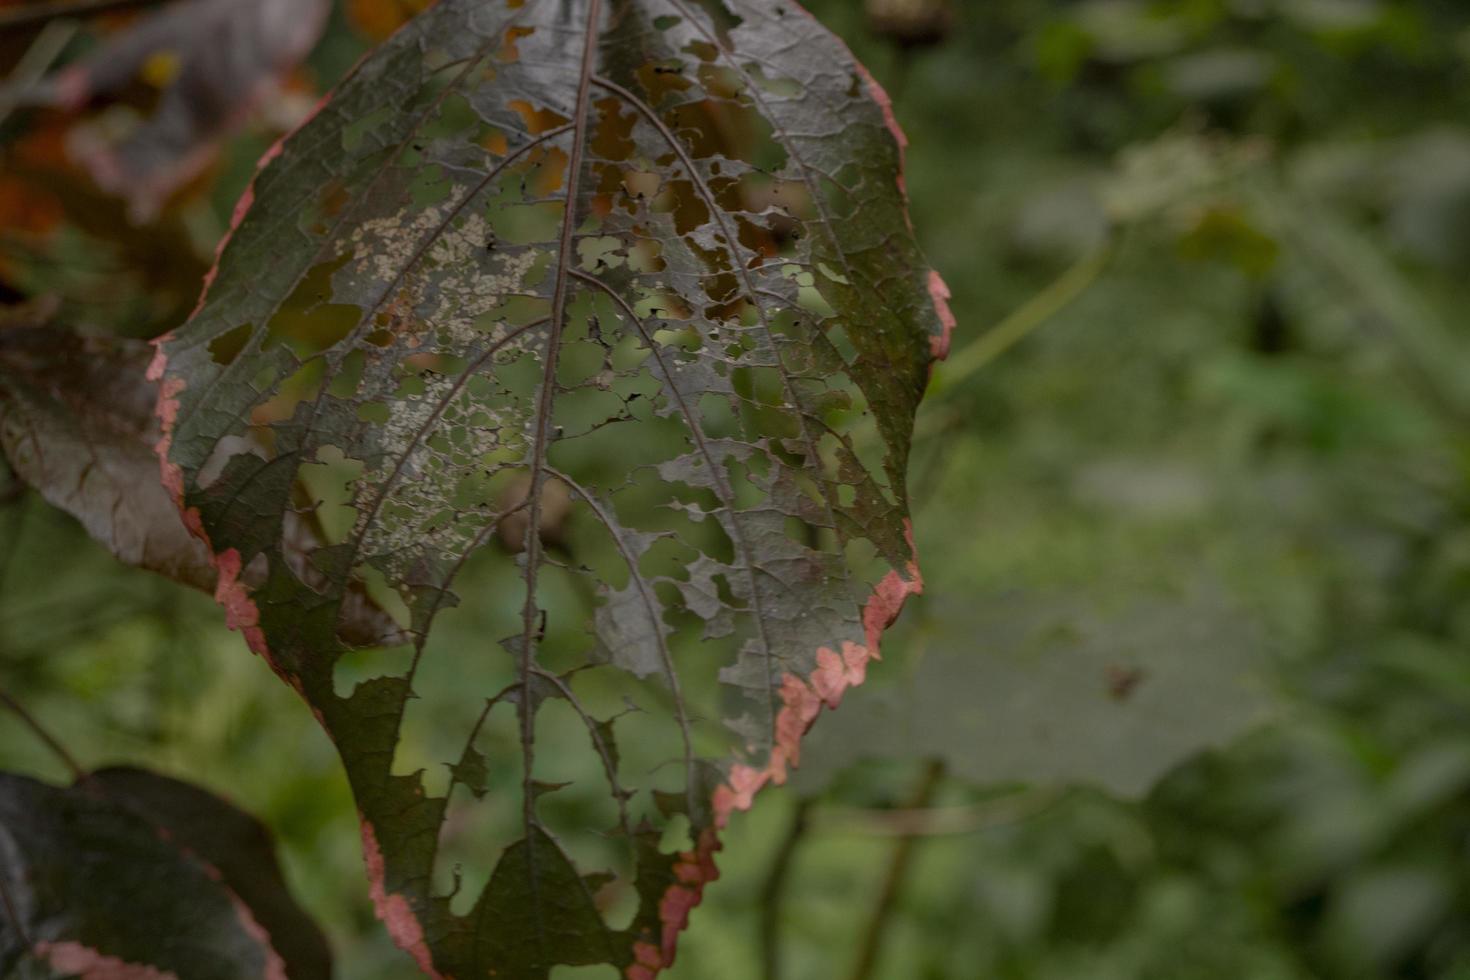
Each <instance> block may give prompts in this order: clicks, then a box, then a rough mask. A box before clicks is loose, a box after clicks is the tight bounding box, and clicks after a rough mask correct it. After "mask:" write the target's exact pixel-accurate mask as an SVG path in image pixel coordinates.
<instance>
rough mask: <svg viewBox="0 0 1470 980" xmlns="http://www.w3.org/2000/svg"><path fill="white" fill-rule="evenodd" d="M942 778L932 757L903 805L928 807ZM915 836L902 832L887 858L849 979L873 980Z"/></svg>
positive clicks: (911, 858) (910, 861)
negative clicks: (876, 896)
mask: <svg viewBox="0 0 1470 980" xmlns="http://www.w3.org/2000/svg"><path fill="white" fill-rule="evenodd" d="M943 778H944V763H943V762H941V761H939V760H938V759H931V760H930V761H929V762H928V763H927V764H926V765H925V766H924V774H923V775H922V776H920V777H919V785H918V786H916V787H915V788H914V794H913V796H912V797H910V798H909V800H908V802H907V803H905V805H904V809H905V810H922V809H925V808H927V807H928V806H929V804H930V803H931V802H932V801H933V799H934V793H935V791H936V790H937V789H938V788H939V782H940V780H941V779H943ZM918 840H919V838H918V837H917V836H915V835H913V834H905V835H903V836H902V837H900V838H899V839H898V843H896V844H895V845H894V846H893V854H892V855H891V856H890V857H889V859H888V870H887V872H886V873H885V874H884V876H883V886H882V888H881V889H880V890H879V892H878V898H877V899H876V900H875V901H874V902H873V912H872V914H871V915H870V916H869V917H868V927H867V929H865V930H864V931H863V937H862V948H861V949H860V950H859V951H858V958H857V965H856V966H854V967H853V969H852V980H872V977H873V971H874V970H876V969H877V968H878V957H879V954H880V953H882V951H883V933H884V931H885V930H886V929H887V927H888V920H889V918H890V917H891V916H892V915H893V910H894V908H895V907H896V906H897V904H898V894H899V892H900V891H901V890H902V889H903V883H904V880H905V879H906V878H907V877H908V873H909V867H910V866H911V865H912V864H913V863H914V845H915V843H916V842H917V841H918Z"/></svg>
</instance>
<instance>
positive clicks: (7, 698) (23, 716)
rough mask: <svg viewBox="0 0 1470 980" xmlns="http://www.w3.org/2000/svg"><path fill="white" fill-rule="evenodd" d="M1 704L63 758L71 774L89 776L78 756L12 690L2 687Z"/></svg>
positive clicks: (80, 777)
mask: <svg viewBox="0 0 1470 980" xmlns="http://www.w3.org/2000/svg"><path fill="white" fill-rule="evenodd" d="M0 705H4V706H5V707H6V708H9V709H10V711H11V712H12V713H13V714H14V715H15V716H16V717H17V718H19V719H20V720H21V722H22V724H24V725H25V726H26V727H27V728H29V729H30V730H31V732H32V733H33V734H34V735H35V736H36V738H38V739H40V740H41V741H42V742H44V743H45V744H46V747H47V748H48V749H50V750H51V751H52V752H54V753H56V756H57V757H58V758H59V759H61V761H62V762H63V763H65V764H66V768H68V769H70V770H71V774H72V776H73V777H74V778H76V779H86V778H87V770H85V769H83V768H82V766H81V764H80V763H79V762H77V760H76V758H75V757H74V756H73V755H72V754H71V753H70V752H68V751H67V750H66V746H64V745H62V744H61V743H60V742H59V741H57V740H56V738H55V736H53V735H52V734H51V733H50V732H48V731H47V730H46V729H45V727H44V726H43V725H42V724H41V723H40V722H39V721H37V720H36V718H35V716H34V715H32V714H31V713H30V712H29V711H27V710H26V709H25V708H24V707H22V706H21V703H20V702H19V701H17V700H15V698H13V697H11V695H10V692H9V691H7V690H5V689H4V688H0Z"/></svg>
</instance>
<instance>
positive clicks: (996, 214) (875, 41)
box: [0, 0, 1470, 980]
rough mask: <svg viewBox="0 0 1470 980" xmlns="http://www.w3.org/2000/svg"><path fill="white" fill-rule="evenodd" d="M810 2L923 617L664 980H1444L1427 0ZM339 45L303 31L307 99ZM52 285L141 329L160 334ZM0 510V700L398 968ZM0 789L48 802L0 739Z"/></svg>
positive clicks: (146, 610)
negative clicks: (890, 314) (238, 828)
mask: <svg viewBox="0 0 1470 980" xmlns="http://www.w3.org/2000/svg"><path fill="white" fill-rule="evenodd" d="M810 6H811V7H812V9H813V12H814V13H816V14H817V16H819V17H820V18H821V19H822V20H823V21H824V22H825V23H826V24H828V25H829V26H830V27H831V28H832V29H833V30H835V31H837V32H838V33H840V34H842V35H843V36H844V37H845V38H846V39H847V40H848V41H849V43H850V44H851V45H852V47H853V49H854V50H855V51H856V52H857V54H858V55H859V57H860V58H862V59H863V60H864V61H865V62H866V63H867V64H868V65H869V66H870V67H871V68H872V69H873V71H874V73H875V74H876V75H877V77H878V78H879V79H880V80H881V81H882V82H883V83H884V84H885V85H886V86H887V87H888V88H889V90H890V92H891V94H892V95H893V97H894V102H895V107H896V112H897V115H898V118H899V120H900V122H901V123H902V124H903V126H904V127H905V129H906V130H907V132H908V135H909V138H910V141H911V146H910V149H909V155H908V168H909V174H908V187H909V189H910V192H911V196H912V199H913V209H914V220H915V224H916V226H917V228H918V232H919V235H920V238H921V240H922V241H923V243H924V245H925V247H926V249H927V251H928V254H929V256H930V258H931V260H932V261H933V263H934V264H935V265H936V266H937V267H938V268H939V269H940V270H941V271H942V272H943V273H944V275H945V277H946V278H947V279H948V281H949V284H950V286H951V288H952V289H953V292H954V309H955V312H956V314H957V316H958V318H959V321H960V327H959V329H958V331H957V332H956V334H955V343H954V352H953V354H952V357H951V360H950V362H949V363H948V364H947V365H945V366H944V367H942V368H941V369H940V370H939V371H938V372H937V373H936V375H935V380H934V384H933V389H932V392H931V398H930V400H929V401H928V402H927V403H926V405H925V407H924V408H923V410H922V411H921V414H920V419H919V437H918V449H917V452H916V453H915V459H914V470H913V475H912V486H913V488H914V491H915V495H916V500H915V521H914V523H915V527H916V531H917V541H918V547H919V553H920V556H921V559H922V564H923V568H924V571H925V574H926V578H927V581H928V591H927V594H926V595H925V596H923V597H922V598H920V599H918V600H915V601H914V603H913V605H912V606H911V607H910V608H909V609H908V611H907V612H906V613H905V615H904V619H903V621H902V623H901V625H900V627H899V628H898V629H897V631H896V632H895V633H894V634H892V638H891V639H890V640H889V641H887V643H886V644H885V648H884V663H883V664H881V665H878V666H876V667H875V668H874V670H873V671H872V673H871V675H870V676H871V678H872V680H871V681H870V684H871V685H872V686H871V688H868V689H865V690H864V691H863V692H860V693H858V694H854V695H852V697H851V703H850V704H848V705H845V706H844V709H843V711H842V712H840V713H838V714H837V715H833V716H831V717H829V718H824V719H823V720H822V721H821V722H820V723H819V725H818V727H817V729H816V731H815V732H814V733H813V741H812V743H811V748H810V749H809V750H808V752H807V754H806V759H805V760H804V762H805V765H804V766H803V769H802V772H801V775H800V776H799V777H798V779H797V780H796V782H795V785H794V786H792V787H790V788H788V789H786V790H775V791H771V792H770V793H769V795H767V796H766V797H765V798H763V799H762V801H761V803H760V805H759V806H758V807H757V808H756V810H755V812H753V813H752V814H749V815H746V816H744V817H741V818H740V819H738V820H737V821H736V823H735V825H734V827H733V828H732V830H731V832H730V834H729V836H728V841H727V845H726V848H725V850H724V852H723V854H722V855H721V859H720V867H721V869H722V880H721V881H720V882H719V883H718V884H717V885H715V886H713V887H712V888H711V889H710V890H709V892H708V894H707V896H706V899H705V902H704V905H703V907H702V908H701V909H700V910H699V911H698V912H696V913H695V915H694V918H693V922H692V926H691V928H690V930H689V932H688V933H687V934H686V936H685V937H684V940H683V943H682V946H681V951H680V956H679V964H678V966H677V967H676V968H675V969H674V970H673V971H672V975H673V976H674V977H675V978H680V980H727V978H728V980H756V978H762V977H777V976H779V977H784V978H787V980H826V978H852V980H864V978H868V980H872V978H884V980H917V978H926V980H970V978H1005V980H1011V978H1015V980H1052V978H1055V980H1113V978H1117V980H1135V978H1136V980H1152V978H1160V980H1163V978H1169V980H1175V978H1177V980H1193V978H1200V980H1206V978H1221V980H1225V978H1232V980H1234V978H1242V980H1278V978H1279V980H1298V978H1313V977H1322V978H1365V980H1366V978H1378V977H1385V978H1387V977H1394V978H1445V980H1470V651H1467V650H1466V644H1467V641H1470V465H1467V464H1470V455H1467V449H1470V442H1467V435H1470V431H1467V426H1466V422H1467V420H1470V350H1467V347H1466V344H1467V336H1466V335H1467V332H1470V328H1467V326H1466V321H1467V320H1470V317H1467V316H1466V313H1467V312H1470V84H1467V83H1470V5H1467V4H1465V3H1464V2H1462V0H1398V2H1391V0H1377V2H1375V0H1173V2H1156V3H1149V2H1143V0H1079V2H1042V0H983V2H982V0H953V2H951V3H942V2H940V0H875V2H870V3H868V4H867V6H866V9H865V7H864V6H863V5H862V4H859V3H856V2H854V0H819V2H815V3H812V4H811V5H810ZM365 43H366V42H365V40H364V38H363V37H361V36H360V35H358V34H357V33H354V31H353V30H352V28H351V27H350V26H349V24H348V23H347V21H346V20H345V19H344V18H343V16H342V15H341V13H340V12H339V13H338V14H337V15H335V18H334V22H333V25H332V27H331V29H330V31H329V35H328V37H327V39H326V40H325V41H324V42H323V43H322V45H321V46H320V47H319V49H318V50H317V52H316V53H315V54H314V56H313V59H312V62H311V72H312V75H313V78H314V80H315V82H316V83H317V84H318V85H321V86H325V85H328V84H330V82H331V81H332V79H334V78H335V77H337V76H338V75H340V73H341V72H342V71H343V70H344V69H345V67H346V65H348V64H350V62H351V60H352V59H353V58H354V57H356V55H357V54H358V53H359V52H361V51H362V50H364V45H365ZM272 138H273V136H272V134H271V132H270V131H269V130H268V129H266V128H265V127H264V126H263V125H261V126H257V127H256V128H254V129H252V130H251V131H249V132H247V133H246V134H245V135H243V136H241V137H240V138H238V139H237V140H236V141H235V143H234V144H233V145H232V146H231V147H230V148H229V151H228V153H227V155H226V158H225V162H224V164H223V166H222V168H221V170H220V171H219V173H218V175H217V180H216V183H215V185H214V186H213V187H212V189H211V190H210V191H209V193H208V194H207V195H206V196H203V197H201V198H200V199H199V200H198V201H196V202H195V204H194V205H191V207H190V209H188V210H186V211H185V213H184V214H183V216H182V217H179V218H177V219H176V220H177V221H178V222H179V224H180V227H181V228H182V229H183V231H182V232H181V234H183V235H184V236H185V237H187V238H189V239H190V240H192V241H194V242H195V243H196V245H200V246H203V245H207V244H209V243H210V242H212V239H213V237H215V236H217V235H218V234H219V231H220V229H221V228H222V227H223V224H224V221H225V219H226V218H227V216H228V213H229V210H230V206H231V203H232V201H233V199H234V197H235V196H237V195H238V193H239V191H240V189H241V188H242V187H243V184H244V182H245V181H246V180H247V179H248V177H249V174H250V172H251V168H252V165H253V161H254V159H255V157H256V156H257V155H258V154H259V152H260V151H261V150H262V149H263V148H264V147H265V146H266V145H268V144H269V142H270V140H271V139H272ZM58 236H59V237H58V240H59V241H60V243H61V244H60V245H56V242H54V241H53V243H52V244H53V245H56V247H57V248H60V249H62V250H63V251H64V252H65V254H67V255H71V256H73V257H78V256H79V257H82V258H75V260H74V261H71V262H69V263H68V264H67V265H66V267H65V269H64V270H63V271H62V272H60V273H56V275H57V276H59V277H60V278H62V279H64V280H65V281H66V283H68V284H71V285H73V286H75V282H73V280H75V281H76V282H80V283H82V285H87V284H89V283H90V284H92V285H91V286H90V287H89V288H94V289H95V288H97V287H96V282H97V281H98V277H102V278H103V279H105V275H104V273H105V272H106V262H104V261H102V260H101V259H98V260H97V261H96V262H92V261H91V260H92V259H93V258H95V256H96V255H99V254H100V255H102V256H103V258H106V257H107V254H108V253H106V252H105V250H102V251H99V248H100V247H99V246H96V245H95V243H94V242H92V241H91V239H89V238H88V237H87V236H86V234H85V233H84V232H81V231H76V232H73V231H71V230H68V229H63V230H62V231H61V232H60V233H58ZM18 247H19V246H18V245H16V241H15V238H14V236H11V235H10V234H9V232H6V233H3V234H0V255H5V254H10V253H7V252H5V249H11V248H18ZM12 257H13V256H12ZM83 258H85V259H87V261H83ZM98 268H102V270H103V271H102V272H99V271H98ZM89 277H90V278H89ZM145 278H146V277H145ZM53 285H54V284H53ZM56 288H60V287H56ZM67 295H68V296H85V297H90V298H87V299H85V300H77V301H76V302H77V303H78V304H79V305H81V304H84V303H85V304H90V305H87V306H86V307H85V308H86V310H87V311H88V312H87V318H88V319H89V321H90V322H92V323H94V324H97V325H101V326H105V327H108V328H110V329H116V330H119V331H121V332H130V333H135V334H138V333H141V334H149V333H155V332H157V327H158V326H159V324H158V318H159V317H160V316H162V317H164V318H165V319H166V318H167V317H169V316H177V315H178V314H179V310H178V309H177V308H176V307H180V306H182V307H184V308H186V307H187V304H188V303H189V302H190V301H191V300H192V297H174V299H173V303H174V306H173V307H170V306H168V304H167V302H164V301H163V300H160V299H158V294H153V295H152V296H151V298H149V297H148V296H147V295H145V296H144V298H143V299H136V298H135V299H131V300H127V301H123V300H119V299H115V298H112V297H109V296H107V295H106V294H105V288H104V294H103V297H104V301H100V302H99V301H97V300H96V299H95V297H93V295H92V294H90V293H87V292H86V291H85V290H83V289H81V288H80V287H77V288H75V289H73V291H72V292H71V293H68V294H67ZM160 306H162V309H160ZM167 325H170V324H167V323H165V324H164V326H167ZM0 495H3V496H5V497H6V499H7V501H8V503H7V504H6V505H5V506H4V507H3V509H0V683H3V686H4V687H6V688H7V689H9V690H11V691H12V692H14V693H15V694H16V695H17V696H18V697H20V698H21V699H22V700H23V701H24V702H25V703H26V704H27V705H28V706H29V707H30V708H31V710H32V711H33V712H34V713H35V714H36V715H38V716H40V717H41V718H43V719H44V720H45V722H46V724H47V725H48V726H49V727H51V728H52V729H53V730H54V731H56V732H58V733H59V734H60V735H61V737H62V738H63V739H64V741H65V742H66V743H67V745H68V746H69V747H70V748H71V750H72V752H73V753H74V754H75V755H77V756H78V757H79V758H80V759H82V760H83V762H85V763H87V764H95V765H101V764H104V763H108V762H123V761H126V762H132V763H138V764H146V765H150V766H153V767H156V768H159V769H161V770H162V771H165V772H167V773H170V774H173V775H177V776H181V777H184V778H189V779H192V780H195V781H197V782H199V783H201V784H203V785H205V786H208V787H210V788H212V789H214V790H216V791H218V792H220V793H222V794H223V795H225V796H227V797H228V798H230V799H232V800H234V801H236V802H237V803H239V804H241V805H243V806H244V807H246V808H247V809H250V810H252V811H253V812H255V813H257V814H259V815H260V816H262V818H263V819H265V820H266V821H267V822H268V823H269V824H270V826H271V827H272V828H273V829H274V830H275V832H276V833H277V835H278V836H279V840H280V843H281V846H282V850H283V856H284V860H285V862H286V865H287V873H288V877H289V879H290V881H291V883H292V885H293V887H294V889H295V890H296V891H297V892H298V894H299V895H300V897H301V899H302V900H303V902H304V904H306V905H307V907H308V908H309V909H310V910H311V911H312V912H313V913H314V914H315V915H316V916H317V917H318V918H319V919H320V921H321V922H322V923H323V925H324V926H325V927H326V928H327V929H328V931H329V932H330V934H331V937H332V940H333V943H334V945H335V948H336V952H337V955H338V966H339V969H338V973H339V975H340V976H342V977H344V978H349V980H378V978H397V977H405V978H406V977H410V976H412V975H413V971H412V965H411V963H410V961H409V960H408V958H407V957H406V956H403V955H402V954H399V953H398V952H396V951H395V950H394V949H393V948H392V946H391V944H390V942H389V941H388V940H387V938H386V936H385V935H384V934H383V932H382V931H381V929H380V928H379V927H378V926H377V924H376V922H375V920H374V919H373V915H372V911H371V908H370V906H369V903H368V901H367V897H366V889H365V887H364V880H363V876H362V870H361V856H360V851H359V841H358V835H357V829H356V820H355V814H354V811H353V807H352V803H351V798H350V795H349V793H348V790H347V786H346V782H345V780H344V778H343V776H342V774H341V773H340V771H339V769H338V765H337V762H336V758H335V754H334V752H333V750H332V747H331V746H330V744H329V743H328V741H327V739H326V737H325V736H324V735H323V733H322V732H321V731H320V730H319V729H318V728H317V727H316V724H315V722H314V721H313V720H312V718H311V715H310V713H309V712H308V711H306V710H305V709H304V708H303V706H302V705H300V704H299V703H298V702H297V700H296V697H295V695H294V694H293V693H292V692H290V691H289V690H288V689H287V688H286V687H285V686H283V685H281V684H280V683H279V682H278V681H277V680H276V679H275V678H274V677H273V676H272V675H271V673H270V671H269V670H268V669H267V667H266V666H265V664H264V663H262V662H261V661H259V660H258V659H255V658H253V657H252V656H251V655H250V654H249V653H248V652H247V651H246V650H245V647H244V644H243V643H242V642H241V641H240V639H239V638H238V637H237V636H235V635H232V634H230V633H228V632H226V631H225V630H224V627H223V625H222V622H221V616H220V615H219V613H218V611H217V610H216V609H215V608H214V606H213V604H212V603H211V602H210V600H209V599H208V598H206V597H203V596H200V595H196V594H193V593H189V592H186V591H185V590H183V589H182V588H180V587H176V586H173V585H171V584H169V583H167V582H165V581H163V580H161V579H157V578H154V577H152V576H150V575H148V574H146V573H143V572H135V571H131V570H128V569H125V568H122V567H120V566H118V565H117V564H116V563H115V562H113V561H112V559H111V558H110V557H109V556H108V555H107V554H106V553H105V552H104V551H103V550H102V549H101V548H100V547H98V546H95V545H93V544H92V543H91V542H90V541H89V540H88V539H87V538H86V537H85V536H84V535H83V533H82V532H81V531H80V530H79V529H78V527H77V526H76V525H75V524H74V522H72V521H71V520H70V519H69V518H66V517H64V516H63V515H60V514H58V513H56V512H52V511H50V510H48V509H47V508H46V506H45V505H44V504H43V503H42V502H41V501H40V500H38V499H35V498H33V497H31V496H28V495H26V494H24V493H22V492H20V491H19V490H15V491H14V492H11V491H10V490H8V489H7V488H6V487H3V486H0ZM474 588H475V584H474V583H466V589H467V590H469V591H473V590H474ZM0 767H3V768H6V769H14V770H19V771H23V772H28V773H33V774H37V775H40V776H43V777H47V778H54V779H56V780H64V779H65V777H66V773H65V772H64V771H63V770H62V769H61V768H60V767H59V766H58V765H57V764H56V763H55V760H54V759H52V758H50V757H49V756H48V755H47V754H46V753H45V751H44V749H43V748H41V747H40V746H38V745H36V744H35V743H34V742H33V741H32V740H30V739H29V737H28V736H27V734H26V733H25V731H24V730H23V729H22V728H21V727H20V726H19V725H17V724H15V723H14V722H13V720H12V719H10V718H9V717H6V716H0ZM612 975H613V971H611V970H609V969H602V970H600V971H599V970H594V969H585V970H570V969H568V970H563V971H561V972H559V973H557V974H555V976H556V977H557V978H558V980H574V978H575V980H584V978H585V980H590V978H594V977H610V976H612Z"/></svg>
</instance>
